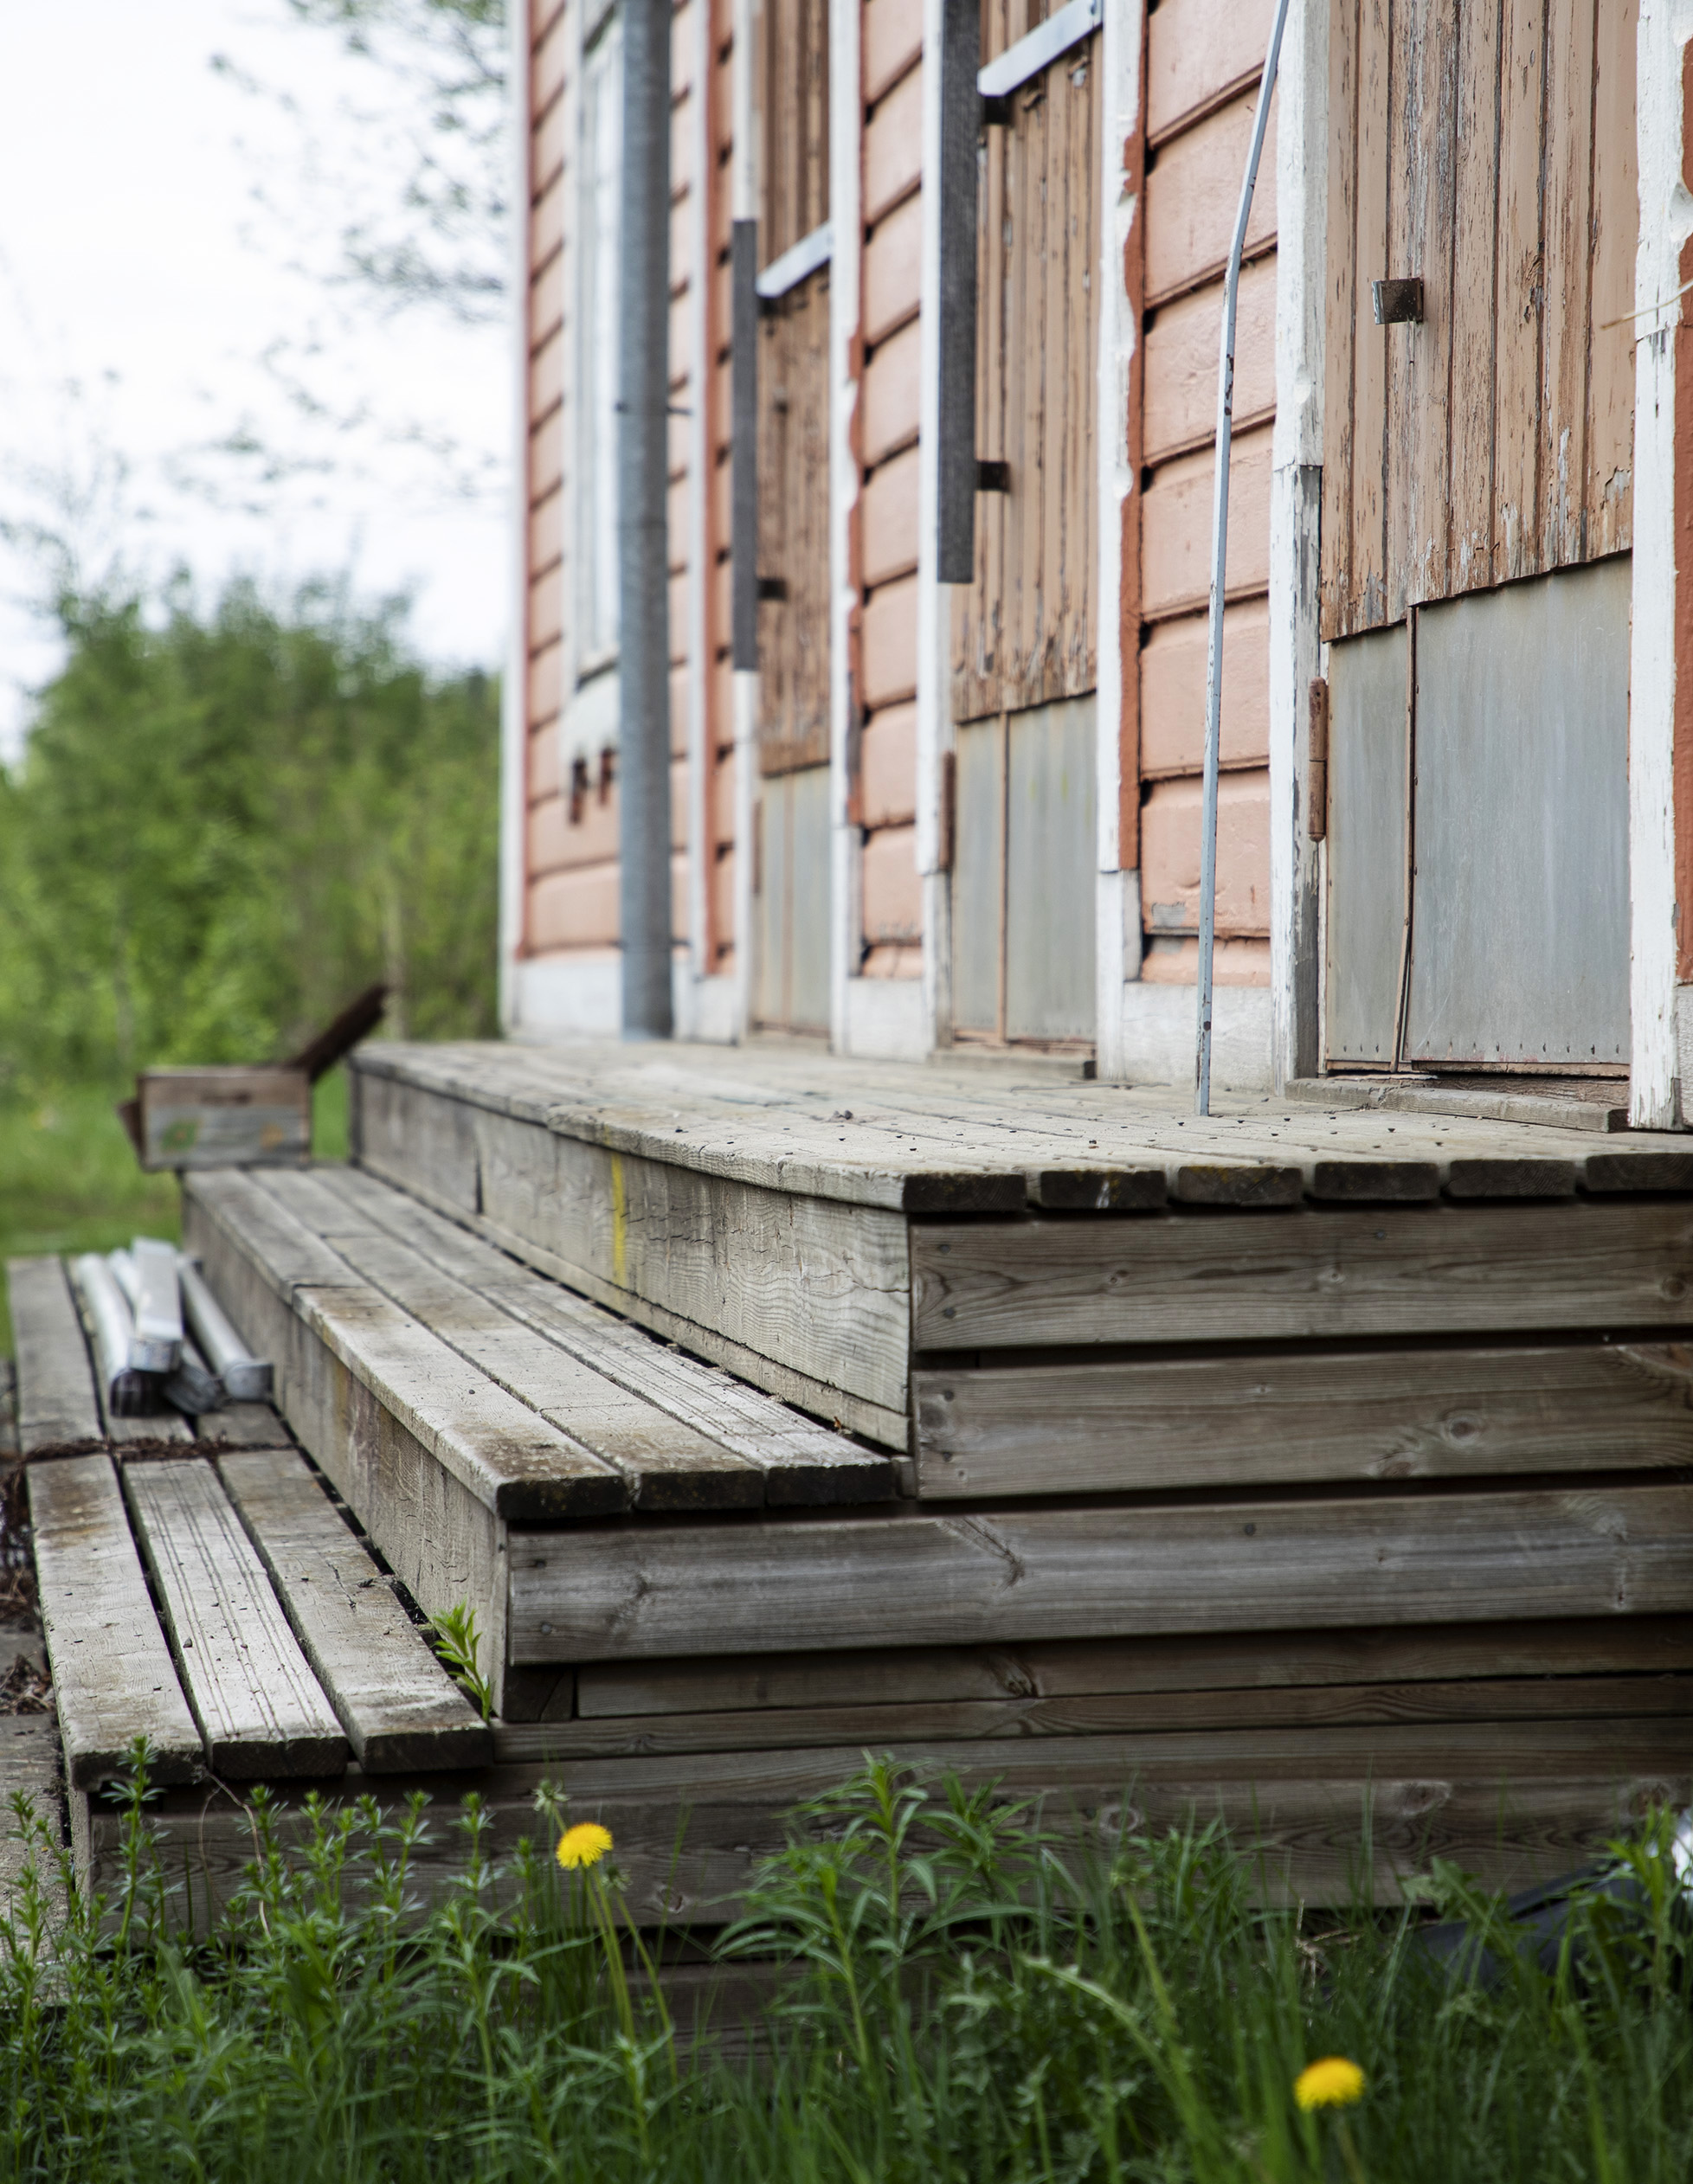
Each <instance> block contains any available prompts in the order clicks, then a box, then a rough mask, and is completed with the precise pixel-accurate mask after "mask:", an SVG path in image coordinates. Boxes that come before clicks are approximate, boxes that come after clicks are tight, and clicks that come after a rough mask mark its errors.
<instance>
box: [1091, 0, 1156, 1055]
mask: <svg viewBox="0 0 1693 2184" xmlns="http://www.w3.org/2000/svg"><path fill="white" fill-rule="evenodd" d="M1145 22H1146V10H1145V0H1106V5H1105V13H1104V25H1103V27H1102V29H1101V32H1100V56H1099V65H1100V67H1101V68H1102V69H1103V71H1104V85H1103V97H1102V101H1101V103H1102V108H1103V112H1104V128H1103V130H1102V132H1101V139H1102V141H1101V148H1100V169H1099V212H1100V217H1099V264H1098V268H1097V269H1096V271H1095V273H1094V279H1096V280H1097V281H1098V283H1099V355H1098V378H1097V389H1096V400H1095V427H1094V456H1095V460H1096V462H1097V464H1098V479H1099V494H1098V498H1099V534H1098V568H1099V581H1098V593H1097V596H1098V601H1099V626H1098V695H1097V697H1096V699H1095V716H1094V717H1095V722H1096V735H1097V739H1098V740H1097V745H1096V750H1097V761H1096V764H1097V787H1096V795H1097V797H1098V880H1097V883H1096V889H1095V920H1094V925H1095V937H1094V964H1095V993H1096V999H1095V1003H1094V1039H1095V1044H1096V1050H1097V1052H1098V1071H1099V1075H1100V1076H1102V1077H1106V1078H1113V1077H1116V1078H1120V1077H1123V1076H1127V1074H1128V1070H1129V1059H1128V1053H1127V1049H1126V1044H1125V1027H1124V1018H1123V985H1124V983H1125V981H1127V980H1132V979H1136V978H1138V977H1139V976H1140V967H1141V964H1140V884H1139V880H1138V877H1137V876H1136V874H1133V873H1130V874H1125V873H1124V872H1123V869H1122V867H1123V851H1122V840H1121V826H1120V815H1121V811H1122V800H1123V734H1122V730H1123V682H1124V678H1125V677H1126V676H1130V675H1136V674H1138V673H1139V671H1140V667H1139V662H1138V660H1137V659H1136V658H1135V657H1134V656H1133V654H1132V653H1131V655H1130V658H1127V659H1125V658H1123V613H1122V601H1123V519H1124V513H1125V511H1126V510H1127V509H1128V508H1129V505H1130V501H1131V500H1132V498H1133V497H1134V495H1135V494H1136V493H1137V492H1138V491H1140V479H1139V478H1138V477H1137V476H1136V472H1135V466H1134V464H1133V462H1132V461H1131V460H1130V447H1131V441H1132V439H1133V437H1134V434H1135V427H1136V424H1137V422H1138V421H1137V420H1136V419H1133V418H1131V417H1130V399H1131V396H1132V393H1133V370H1134V362H1135V353H1136V348H1137V347H1138V345H1139V342H1140V324H1139V319H1138V316H1137V312H1136V301H1135V299H1133V298H1132V297H1131V296H1130V293H1129V291H1128V286H1127V282H1126V279H1125V268H1126V267H1127V264H1128V260H1129V253H1130V246H1131V244H1132V243H1133V242H1134V241H1135V240H1136V237H1135V229H1136V224H1137V223H1141V224H1143V223H1144V221H1145V217H1146V211H1145V204H1144V199H1143V192H1142V191H1141V190H1139V189H1135V188H1134V187H1133V186H1132V178H1134V177H1139V176H1140V175H1141V174H1142V173H1143V164H1144V163H1143V161H1142V160H1141V159H1140V158H1138V157H1132V156H1130V158H1129V159H1127V160H1126V159H1125V155H1126V154H1130V152H1131V147H1132V146H1133V145H1134V142H1135V139H1136V137H1137V136H1138V135H1139V134H1140V132H1141V131H1142V129H1143V126H1144V124H1143V117H1142V114H1141V75H1142V66H1141V47H1142V41H1143V36H1144V34H1145ZM1136 607H1138V601H1136ZM1131 904H1132V909H1133V914H1134V918H1135V931H1134V934H1133V936H1132V946H1131V945H1130V933H1129V929H1128V922H1129V915H1130V907H1131Z"/></svg>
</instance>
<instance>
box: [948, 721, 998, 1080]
mask: <svg viewBox="0 0 1693 2184" xmlns="http://www.w3.org/2000/svg"><path fill="white" fill-rule="evenodd" d="M1004 737H1005V723H1003V722H1002V721H999V720H991V721H978V722H975V723H973V724H972V725H970V726H969V727H968V728H961V729H959V730H958V745H957V755H956V758H955V760H954V764H955V766H956V769H957V771H956V780H955V793H954V819H953V837H954V839H953V850H952V1017H953V1022H954V1023H955V1024H956V1025H957V1026H958V1028H959V1030H960V1031H982V1032H985V1033H987V1034H988V1037H993V1036H994V1035H995V1034H996V1033H997V1031H998V1030H999V1023H1000V941H1001V933H1000V899H1001V898H1000V888H1001V877H1002V875H1003V872H1004V870H1005V777H1004V774H1003V770H1002V768H1001V748H1002V745H1003V742H1004Z"/></svg>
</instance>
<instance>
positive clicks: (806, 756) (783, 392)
mask: <svg viewBox="0 0 1693 2184" xmlns="http://www.w3.org/2000/svg"><path fill="white" fill-rule="evenodd" d="M757 69H758V99H759V113H760V143H761V145H762V153H763V203H762V207H761V217H760V222H759V231H758V262H759V266H760V268H761V270H762V269H763V267H768V266H770V265H773V264H774V263H775V261H776V260H777V259H778V258H780V257H781V256H782V254H783V252H784V251H787V250H790V249H792V247H794V245H795V243H797V242H801V241H803V240H804V238H805V237H806V236H807V235H808V234H811V233H812V231H813V230H814V228H819V227H821V225H822V223H823V222H824V221H826V220H827V218H828V216H829V195H828V188H829V22H828V5H827V0H763V12H762V20H761V22H760V26H759V45H758V55H757ZM758 575H759V580H760V581H759V591H760V600H759V607H758V668H759V686H758V745H759V763H760V768H761V770H762V771H763V772H764V773H766V774H781V773H789V772H791V771H793V770H794V769H795V768H798V767H802V766H816V765H820V764H821V763H822V762H823V761H825V760H827V757H828V755H829V273H828V268H827V266H825V267H820V268H819V270H818V271H817V272H815V273H813V274H811V275H810V276H809V278H808V279H805V280H803V281H801V283H800V285H799V286H797V287H795V288H792V289H790V290H789V292H788V293H787V294H786V295H785V296H782V297H781V298H779V299H776V301H774V302H772V303H769V304H766V305H764V307H763V311H762V312H761V313H760V318H759V328H758Z"/></svg>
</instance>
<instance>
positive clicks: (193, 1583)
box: [124, 1456, 347, 1781]
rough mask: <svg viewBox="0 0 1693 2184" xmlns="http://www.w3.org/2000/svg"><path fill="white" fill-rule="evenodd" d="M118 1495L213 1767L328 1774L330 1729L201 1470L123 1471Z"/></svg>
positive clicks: (302, 1662) (327, 1711) (231, 1519)
mask: <svg viewBox="0 0 1693 2184" xmlns="http://www.w3.org/2000/svg"><path fill="white" fill-rule="evenodd" d="M124 1491H125V1494H126V1498H127V1500H128V1502H129V1506H130V1509H131V1512H132V1515H133V1517H134V1519H135V1527H136V1531H137V1532H138V1536H139V1538H140V1541H141V1545H142V1546H143V1548H144V1549H145V1552H146V1556H147V1560H148V1562H149V1563H150V1564H151V1568H152V1573H153V1577H154V1581H155V1583H157V1584H158V1593H159V1603H160V1606H161V1608H162V1609H163V1611H164V1617H165V1621H166V1622H167V1623H168V1625H169V1627H170V1629H171V1637H172V1639H173V1641H174V1642H175V1648H176V1653H177V1660H179V1661H180V1662H181V1664H182V1670H183V1678H184V1680H185V1682H186V1685H187V1689H188V1698H189V1704H190V1705H191V1706H192V1708H193V1710H194V1717H195V1719H196V1721H197V1722H198V1723H199V1725H200V1732H201V1735H202V1736H203V1738H204V1739H205V1745H206V1752H207V1756H208V1757H209V1760H210V1762H211V1766H212V1770H213V1772H214V1773H216V1774H221V1775H227V1776H232V1777H235V1776H240V1777H241V1778H244V1779H246V1780H248V1781H254V1780H256V1781H269V1780H272V1779H278V1780H286V1778H287V1777H289V1776H321V1775H338V1774H339V1773H340V1772H341V1770H342V1769H343V1768H344V1766H345V1764H346V1760H347V1741H346V1738H345V1737H344V1735H343V1733H342V1731H341V1725H340V1724H339V1722H338V1720H337V1719H336V1718H335V1713H334V1711H333V1709H332V1707H331V1705H330V1704H329V1702H328V1700H327V1699H325V1697H324V1694H323V1692H322V1691H321V1689H320V1688H319V1684H318V1680H317V1678H316V1677H315V1676H313V1674H312V1671H311V1668H310V1667H309V1666H308V1664H307V1662H306V1656H305V1654H302V1653H301V1651H300V1649H299V1644H298V1642H297V1641H296V1640H295V1638H294V1635H293V1631H292V1630H290V1628H288V1622H287V1618H286V1616H284V1615H283V1613H282V1609H281V1606H280V1603H279V1602H278V1600H277V1597H276V1594H275V1591H274V1589H273V1587H272V1585H271V1583H270V1580H269V1578H268V1577H267V1576H266V1574H265V1571H264V1566H263V1564H261V1562H260V1560H259V1558H258V1557H257V1555H256V1554H255V1553H254V1551H253V1546H252V1543H251V1542H250V1541H249V1540H248V1537H247V1534H246V1533H245V1532H244V1531H243V1530H242V1529H241V1520H240V1519H239V1518H238V1517H237V1516H236V1514H235V1510H234V1508H233V1507H232V1506H230V1502H229V1496H228V1495H227V1494H226V1493H224V1491H223V1487H222V1482H221V1481H219V1479H218V1476H217V1474H216V1470H215V1469H214V1468H213V1467H212V1466H211V1464H210V1463H209V1462H208V1461H206V1460H205V1459H204V1458H203V1457H197V1456H196V1457H190V1458H189V1459H188V1460H187V1461H183V1462H180V1463H176V1462H166V1463H149V1464H132V1465H130V1466H128V1467H127V1468H126V1470H125V1473H124Z"/></svg>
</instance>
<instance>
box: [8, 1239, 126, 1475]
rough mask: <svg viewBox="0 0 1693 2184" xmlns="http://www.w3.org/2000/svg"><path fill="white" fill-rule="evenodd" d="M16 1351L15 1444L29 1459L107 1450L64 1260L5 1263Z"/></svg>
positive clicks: (97, 1400)
mask: <svg viewBox="0 0 1693 2184" xmlns="http://www.w3.org/2000/svg"><path fill="white" fill-rule="evenodd" d="M6 1283H7V1288H8V1289H9V1291H10V1298H11V1312H12V1339H13V1341H14V1344H15V1345H16V1353H17V1445H18V1450H19V1453H20V1454H21V1455H24V1456H26V1457H29V1456H56V1455H75V1454H77V1453H78V1452H80V1451H81V1450H85V1449H100V1448H103V1447H104V1446H105V1445H106V1429H105V1427H104V1424H103V1423H102V1421H101V1417H100V1397H99V1396H98V1394H97V1393H96V1392H95V1389H94V1372H93V1365H92V1363H91V1361H90V1359H89V1356H88V1345H87V1341H86V1340H85V1339H84V1337H83V1333H82V1322H81V1320H80V1319H79V1317H78V1316H77V1310H76V1302H75V1300H74V1297H73V1296H72V1295H71V1291H70V1283H69V1281H68V1279H67V1277H66V1275H65V1268H64V1262H63V1261H62V1260H61V1259H58V1258H41V1259H9V1260H8V1261H7V1262H6Z"/></svg>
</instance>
